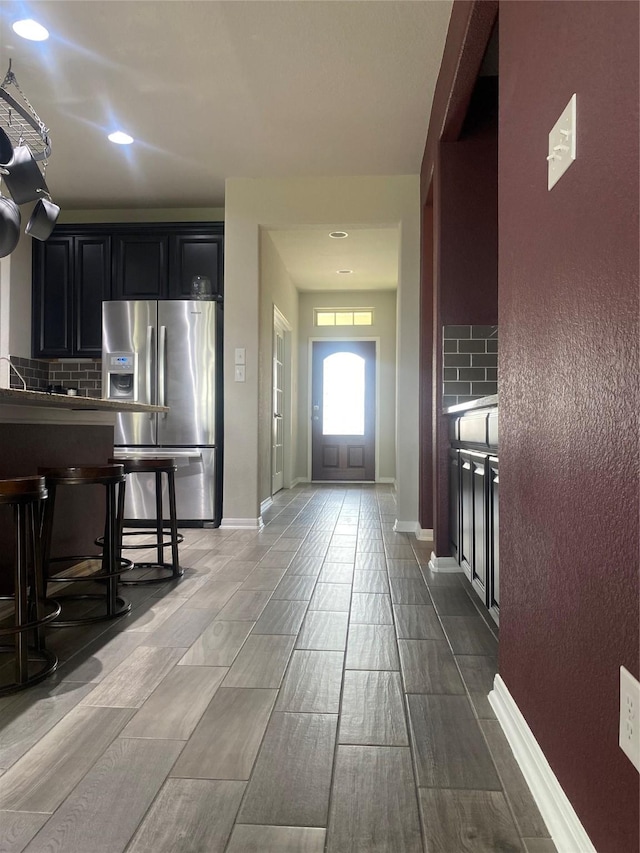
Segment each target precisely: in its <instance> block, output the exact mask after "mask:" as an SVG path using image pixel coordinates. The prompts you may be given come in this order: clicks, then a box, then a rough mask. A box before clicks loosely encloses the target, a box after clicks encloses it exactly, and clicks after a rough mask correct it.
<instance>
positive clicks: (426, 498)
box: [418, 205, 433, 530]
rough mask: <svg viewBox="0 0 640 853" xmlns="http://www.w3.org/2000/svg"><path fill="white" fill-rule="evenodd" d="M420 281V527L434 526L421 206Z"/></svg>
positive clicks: (427, 255) (428, 303)
mask: <svg viewBox="0 0 640 853" xmlns="http://www.w3.org/2000/svg"><path fill="white" fill-rule="evenodd" d="M421 268H422V271H421V280H420V441H419V451H420V489H419V495H418V503H419V505H418V521H419V522H420V527H422V529H423V530H428V529H431V528H432V527H433V483H432V481H433V441H432V437H433V436H432V430H431V412H432V407H433V363H432V362H433V207H432V206H430V205H424V206H423V208H422V258H421Z"/></svg>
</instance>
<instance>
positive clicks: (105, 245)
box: [74, 235, 111, 358]
mask: <svg viewBox="0 0 640 853" xmlns="http://www.w3.org/2000/svg"><path fill="white" fill-rule="evenodd" d="M110 298H111V238H110V237H108V236H106V235H105V236H96V237H76V238H75V323H74V325H75V353H74V354H75V355H78V356H80V357H82V358H100V356H101V355H102V303H103V302H104V301H105V300H107V299H110Z"/></svg>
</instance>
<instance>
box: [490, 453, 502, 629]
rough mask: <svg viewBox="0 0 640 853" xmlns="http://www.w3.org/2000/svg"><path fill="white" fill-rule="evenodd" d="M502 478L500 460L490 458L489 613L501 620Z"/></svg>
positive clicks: (493, 457) (496, 619)
mask: <svg viewBox="0 0 640 853" xmlns="http://www.w3.org/2000/svg"><path fill="white" fill-rule="evenodd" d="M499 504H500V477H499V475H498V460H497V458H496V457H495V456H491V457H490V458H489V537H488V538H489V567H488V584H489V612H490V613H491V615H492V616H493V618H494V619H495V621H496V622H499V620H500V541H499V540H500V536H499V530H500V507H499Z"/></svg>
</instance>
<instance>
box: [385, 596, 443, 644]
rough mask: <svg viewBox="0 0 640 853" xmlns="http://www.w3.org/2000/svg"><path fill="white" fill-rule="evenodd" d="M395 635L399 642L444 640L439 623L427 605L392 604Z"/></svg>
mask: <svg viewBox="0 0 640 853" xmlns="http://www.w3.org/2000/svg"><path fill="white" fill-rule="evenodd" d="M393 613H394V616H395V622H396V633H397V635H398V639H401V640H444V633H443V631H442V626H441V625H440V621H439V619H438V617H437V616H436V612H435V610H434V608H433V607H430V606H429V605H427V604H394V605H393Z"/></svg>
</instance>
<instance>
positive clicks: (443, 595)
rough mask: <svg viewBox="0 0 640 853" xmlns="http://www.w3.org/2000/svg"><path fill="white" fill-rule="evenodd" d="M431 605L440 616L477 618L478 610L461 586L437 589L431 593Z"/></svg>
mask: <svg viewBox="0 0 640 853" xmlns="http://www.w3.org/2000/svg"><path fill="white" fill-rule="evenodd" d="M431 597H432V599H433V604H434V606H435V608H436V610H437V611H438V613H439V615H440V616H477V615H478V609H477V608H476V606H475V604H474V603H473V601H472V600H471V597H470V596H469V594H468V593H467V591H466V590H465V589H464V588H463V586H462V584H458V585H457V586H455V587H447V586H442V587H437V588H434V589H433V590H432V592H431Z"/></svg>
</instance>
